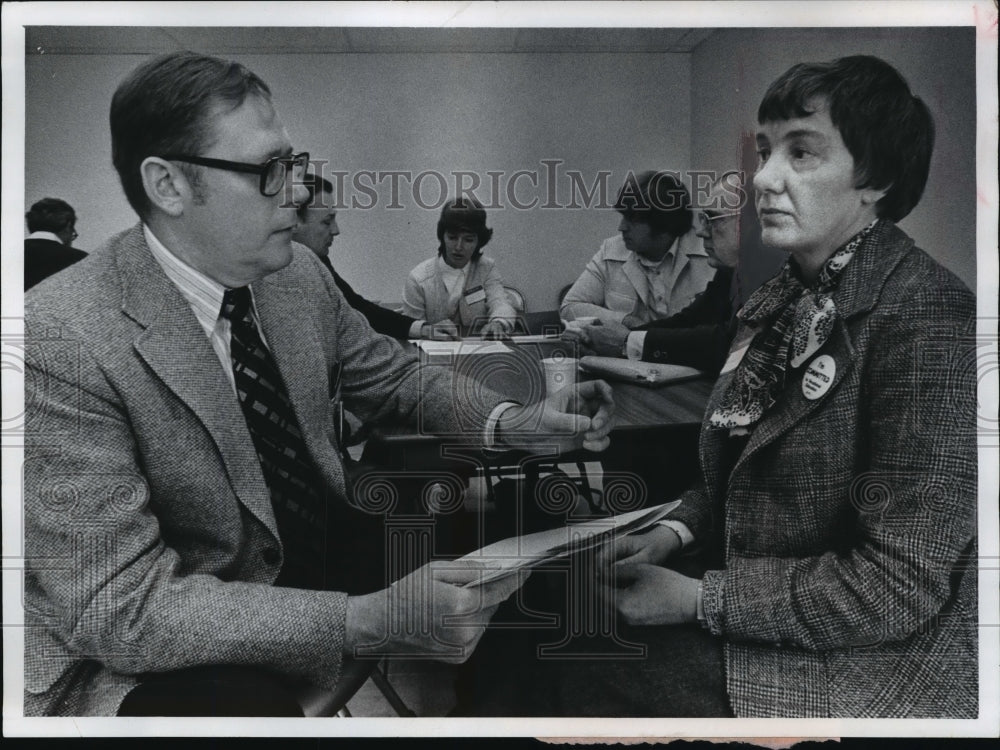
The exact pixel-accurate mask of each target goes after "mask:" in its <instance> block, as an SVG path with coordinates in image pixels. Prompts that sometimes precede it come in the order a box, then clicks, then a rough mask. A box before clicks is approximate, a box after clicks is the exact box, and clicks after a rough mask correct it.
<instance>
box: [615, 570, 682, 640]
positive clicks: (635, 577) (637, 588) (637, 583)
mask: <svg viewBox="0 0 1000 750" xmlns="http://www.w3.org/2000/svg"><path fill="white" fill-rule="evenodd" d="M612 572H613V575H614V580H613V583H612V584H611V585H605V586H604V591H603V592H602V593H603V596H604V597H606V598H607V599H608V600H609V601H610V602H612V603H613V604H614V607H615V609H617V610H618V612H619V613H620V614H621V616H622V618H623V619H624V620H625V622H627V623H628V624H629V625H679V624H681V623H686V622H696V621H697V619H698V579H697V578H688V577H687V576H685V575H681V574H680V573H678V572H677V571H676V570H670V569H669V568H661V567H659V566H658V565H649V564H647V563H619V564H618V565H615V567H614V569H613V571H612Z"/></svg>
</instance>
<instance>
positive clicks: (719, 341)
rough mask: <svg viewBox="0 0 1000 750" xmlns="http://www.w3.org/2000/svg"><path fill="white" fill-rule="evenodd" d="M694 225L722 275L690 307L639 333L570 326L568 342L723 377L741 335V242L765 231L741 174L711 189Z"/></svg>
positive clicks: (610, 326)
mask: <svg viewBox="0 0 1000 750" xmlns="http://www.w3.org/2000/svg"><path fill="white" fill-rule="evenodd" d="M695 221H696V226H697V229H696V231H695V234H696V235H697V236H698V237H700V238H701V239H702V242H703V244H704V247H705V252H706V253H707V254H708V264H709V265H710V266H712V267H713V268H715V269H717V271H716V274H715V276H713V277H712V280H711V281H709V282H708V286H707V287H705V290H704V291H703V292H701V293H699V294H698V296H697V297H695V298H694V301H693V302H692V303H691V304H690V305H688V306H687V307H685V308H684V309H683V310H681V311H680V312H677V313H675V314H674V315H671V316H669V317H667V318H661V319H659V320H654V321H651V322H649V323H646V324H645V325H642V326H639V327H638V328H635V329H629V328H627V327H626V326H624V325H622V324H621V323H616V322H615V321H608V320H595V321H594V322H593V323H590V324H587V325H583V326H571V327H569V328H567V329H566V331H565V332H564V333H563V338H565V339H566V340H568V341H573V342H576V343H578V344H580V346H581V347H583V351H584V352H585V353H593V354H597V355H600V356H605V357H627V358H628V359H633V360H642V361H643V362H657V363H663V364H674V365H683V366H685V367H694V368H695V369H698V370H704V371H706V372H709V373H712V374H716V373H718V372H719V370H720V369H721V368H722V364H723V362H724V361H725V359H726V355H727V353H728V352H729V343H730V341H731V340H732V337H733V334H734V333H735V332H736V317H735V316H736V310H737V308H738V307H739V297H740V291H741V290H740V279H739V273H738V262H739V254H740V249H741V246H742V245H743V243H742V240H743V238H746V237H749V235H751V234H756V235H758V236H759V232H760V227H759V225H758V224H757V220H756V215H755V213H754V210H753V204H752V202H750V201H749V200H748V199H747V195H746V192H745V191H744V188H743V184H742V180H741V175H740V173H738V172H727V173H725V174H723V175H722V176H721V177H720V178H719V179H718V180H716V181H715V182H714V183H713V184H712V186H711V188H710V190H709V193H708V196H707V198H706V202H705V206H704V207H703V208H702V209H701V210H700V211H698V212H697V214H696V216H695ZM747 244H750V243H747Z"/></svg>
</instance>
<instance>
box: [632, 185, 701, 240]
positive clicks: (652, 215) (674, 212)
mask: <svg viewBox="0 0 1000 750" xmlns="http://www.w3.org/2000/svg"><path fill="white" fill-rule="evenodd" d="M614 209H615V210H616V211H617V212H618V213H620V214H623V215H624V216H627V217H629V218H630V219H632V220H633V221H642V222H645V223H646V224H649V225H650V227H652V229H653V231H654V232H656V233H657V234H662V233H663V232H667V233H668V234H670V235H672V236H673V237H680V236H681V235H684V234H687V233H688V232H689V231H690V230H691V227H692V225H693V223H694V215H693V214H692V213H691V195H690V194H689V193H688V190H687V188H686V187H684V184H683V183H682V182H681V181H680V180H679V179H678V178H677V176H676V175H674V174H671V173H670V172H653V171H649V172H641V173H640V174H638V175H634V174H632V173H631V172H630V173H629V175H628V177H627V178H626V179H625V184H624V185H622V188H621V190H619V191H618V198H617V199H616V200H615V205H614Z"/></svg>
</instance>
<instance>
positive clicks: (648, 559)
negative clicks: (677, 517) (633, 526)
mask: <svg viewBox="0 0 1000 750" xmlns="http://www.w3.org/2000/svg"><path fill="white" fill-rule="evenodd" d="M680 549H681V537H680V535H679V534H678V533H677V532H676V531H674V530H673V529H671V528H668V527H666V526H661V525H659V524H657V525H655V526H653V527H652V528H650V529H648V530H647V531H645V532H643V533H641V534H628V535H626V536H620V537H617V538H616V539H615V541H614V543H612V544H608V545H606V546H605V547H603V548H602V549H601V550H600V552H598V553H597V561H598V565H597V569H598V570H602V569H604V567H605V566H608V565H611V564H612V563H622V564H635V563H648V564H650V565H663V564H664V563H665V562H666V561H667V560H668V559H669V558H670V557H671V556H672V555H674V554H675V553H677V552H679V551H680Z"/></svg>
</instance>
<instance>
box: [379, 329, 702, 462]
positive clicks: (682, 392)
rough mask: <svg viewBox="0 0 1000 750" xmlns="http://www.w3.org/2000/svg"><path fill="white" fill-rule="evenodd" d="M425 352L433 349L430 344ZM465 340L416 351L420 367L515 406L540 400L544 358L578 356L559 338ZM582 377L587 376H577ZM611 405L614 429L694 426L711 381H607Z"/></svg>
mask: <svg viewBox="0 0 1000 750" xmlns="http://www.w3.org/2000/svg"><path fill="white" fill-rule="evenodd" d="M428 348H431V349H434V348H436V347H435V345H434V344H431V345H429V347H428ZM500 349H501V347H497V346H495V345H494V344H493V343H492V342H483V341H478V340H465V341H463V342H461V343H456V344H453V345H447V346H444V345H443V346H441V347H440V348H439V349H438V353H428V352H427V351H422V352H421V359H422V362H423V366H424V367H446V368H449V369H450V370H451V371H452V372H453V373H455V374H461V375H463V376H465V377H466V378H469V379H470V380H471V381H472V382H474V383H475V384H477V385H481V386H484V387H487V388H490V389H492V390H495V391H497V392H498V393H502V394H506V395H509V396H510V398H511V399H512V400H514V401H518V402H520V403H534V402H537V401H540V400H541V399H543V398H544V396H545V381H544V377H543V373H542V365H541V360H542V358H544V357H553V358H559V357H579V356H580V354H581V352H579V351H578V349H577V347H576V346H575V345H574V344H572V343H570V342H566V341H562V340H560V339H558V338H552V339H548V340H544V341H539V340H537V338H535V339H530V340H529V343H522V342H519V341H518V339H514V340H512V341H506V342H503V347H502V349H503V350H502V351H499V350H500ZM581 377H588V376H587V375H586V374H585V373H581ZM607 382H608V383H609V385H611V387H612V391H613V397H614V402H615V427H614V430H615V431H623V430H647V429H655V428H661V427H669V426H677V425H699V424H701V420H702V416H703V414H704V411H705V406H706V404H707V402H708V397H709V394H710V393H711V391H712V386H713V385H714V383H715V378H714V377H710V376H706V377H703V378H696V379H691V380H683V381H679V382H676V383H668V384H665V385H660V386H645V385H636V384H634V383H624V382H616V381H612V380H607ZM374 436H375V437H376V438H377V439H380V440H385V441H389V442H395V441H401V440H415V439H417V440H419V439H421V438H423V439H428V440H433V439H434V436H432V435H420V434H418V432H417V429H416V428H415V427H411V426H405V425H395V426H385V427H379V428H378V429H377V430H376V431H375V433H374Z"/></svg>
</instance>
